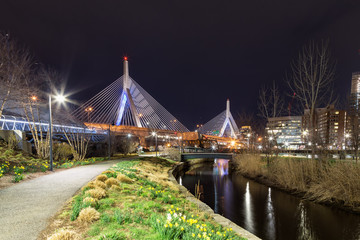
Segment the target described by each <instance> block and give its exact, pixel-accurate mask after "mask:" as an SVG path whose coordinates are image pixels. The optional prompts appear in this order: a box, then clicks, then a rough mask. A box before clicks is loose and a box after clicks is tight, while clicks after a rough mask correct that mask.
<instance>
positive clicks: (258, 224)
mask: <svg viewBox="0 0 360 240" xmlns="http://www.w3.org/2000/svg"><path fill="white" fill-rule="evenodd" d="M198 181H200V186H201V189H202V190H203V191H202V194H201V200H202V201H203V202H205V203H206V204H207V205H209V206H210V207H211V208H212V209H213V210H214V212H215V213H219V214H221V215H223V216H224V217H226V218H228V219H230V220H231V221H233V222H235V223H236V224H237V225H239V226H241V227H242V228H244V229H246V230H248V231H249V232H251V233H253V234H255V235H256V236H258V237H260V238H262V239H264V240H273V239H279V240H280V239H283V240H293V239H294V240H296V239H309V240H310V239H312V240H323V239H324V240H325V239H326V240H331V239H337V240H339V239H344V240H355V239H360V216H359V215H356V214H351V213H348V212H345V211H342V210H338V209H333V208H330V207H327V206H323V205H320V204H316V203H313V202H308V201H304V200H301V199H300V198H298V197H295V196H292V195H289V194H287V193H284V192H282V191H279V190H277V189H274V188H271V187H267V186H265V185H262V184H259V183H257V182H254V181H252V180H249V179H246V178H244V177H242V176H241V175H240V174H238V173H232V172H231V171H229V162H228V160H224V159H215V160H214V162H210V163H206V164H204V165H201V166H200V167H198V168H196V169H193V170H191V171H188V172H186V173H185V174H183V175H182V176H180V177H178V182H179V183H180V184H182V185H183V186H184V187H186V188H187V189H189V190H190V191H191V192H192V193H193V194H194V190H195V184H197V183H198Z"/></svg>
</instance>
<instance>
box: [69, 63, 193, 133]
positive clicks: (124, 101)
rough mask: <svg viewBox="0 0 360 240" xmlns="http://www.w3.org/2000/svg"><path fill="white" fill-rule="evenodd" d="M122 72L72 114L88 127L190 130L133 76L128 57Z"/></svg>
mask: <svg viewBox="0 0 360 240" xmlns="http://www.w3.org/2000/svg"><path fill="white" fill-rule="evenodd" d="M123 71H124V72H123V75H122V76H121V77H119V78H118V79H116V80H115V81H114V82H112V83H111V84H109V85H108V86H107V87H106V88H105V89H103V90H101V91H100V92H99V93H98V94H96V95H95V96H93V97H92V98H91V99H89V100H88V101H86V102H85V103H84V104H82V105H81V106H80V107H78V108H77V109H76V110H75V111H74V112H72V114H73V116H74V117H76V118H77V119H78V120H80V121H82V122H85V123H88V124H87V125H88V126H90V125H91V126H96V125H99V126H100V125H101V126H105V127H107V128H108V127H109V125H116V126H119V127H118V128H117V129H120V128H126V129H127V130H128V129H130V128H132V127H135V128H142V129H143V130H144V129H145V128H146V129H148V130H149V131H156V132H158V131H159V130H162V131H174V132H188V131H189V130H188V129H187V128H186V127H185V126H184V125H183V124H182V123H181V122H180V121H179V120H177V119H176V118H175V117H174V116H173V115H172V114H171V113H169V112H168V111H167V110H166V109H165V108H164V107H163V106H162V105H161V104H160V103H159V102H157V101H156V100H155V99H154V98H153V97H152V96H151V95H150V94H149V93H148V92H146V91H145V90H144V89H143V88H142V87H141V86H140V85H139V84H138V83H137V82H136V81H135V80H134V79H132V78H131V77H130V75H129V63H128V59H127V57H124V59H123Z"/></svg>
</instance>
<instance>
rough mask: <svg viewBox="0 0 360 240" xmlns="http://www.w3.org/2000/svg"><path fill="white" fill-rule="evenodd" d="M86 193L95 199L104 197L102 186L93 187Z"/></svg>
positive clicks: (104, 192)
mask: <svg viewBox="0 0 360 240" xmlns="http://www.w3.org/2000/svg"><path fill="white" fill-rule="evenodd" d="M86 193H87V194H89V195H90V196H91V197H93V198H96V199H102V198H105V197H106V191H105V190H104V189H102V188H98V187H96V188H94V189H90V190H88V191H86Z"/></svg>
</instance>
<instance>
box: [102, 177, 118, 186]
mask: <svg viewBox="0 0 360 240" xmlns="http://www.w3.org/2000/svg"><path fill="white" fill-rule="evenodd" d="M105 184H106V186H107V187H111V186H113V185H119V181H118V180H116V179H115V178H109V179H108V180H106V181H105Z"/></svg>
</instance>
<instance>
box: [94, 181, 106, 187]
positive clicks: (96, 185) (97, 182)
mask: <svg viewBox="0 0 360 240" xmlns="http://www.w3.org/2000/svg"><path fill="white" fill-rule="evenodd" d="M94 185H95V187H99V188H102V189H106V184H105V183H104V182H102V181H99V180H95V181H94Z"/></svg>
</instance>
